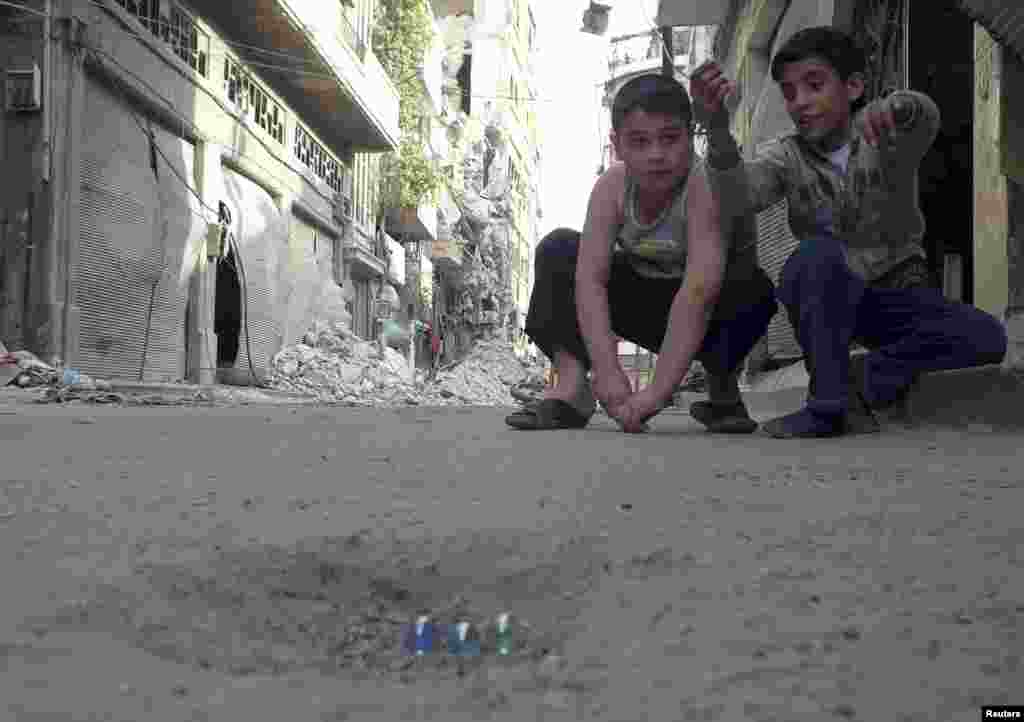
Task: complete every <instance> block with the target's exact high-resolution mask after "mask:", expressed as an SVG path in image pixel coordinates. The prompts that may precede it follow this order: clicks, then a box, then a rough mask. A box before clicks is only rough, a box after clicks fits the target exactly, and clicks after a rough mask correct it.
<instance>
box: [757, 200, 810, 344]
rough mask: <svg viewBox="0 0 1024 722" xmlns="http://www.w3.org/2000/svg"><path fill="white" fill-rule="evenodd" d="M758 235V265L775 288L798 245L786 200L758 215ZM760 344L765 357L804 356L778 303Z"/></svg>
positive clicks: (787, 317) (786, 316) (787, 318)
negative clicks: (759, 258) (759, 264)
mask: <svg viewBox="0 0 1024 722" xmlns="http://www.w3.org/2000/svg"><path fill="white" fill-rule="evenodd" d="M757 237H758V247H759V250H760V255H761V264H762V266H763V268H764V270H765V272H767V273H768V275H769V276H770V277H771V279H772V282H773V283H775V284H776V287H777V286H778V283H779V274H780V273H781V272H782V266H783V265H784V264H785V263H786V259H787V258H789V256H790V254H792V253H793V251H795V250H796V246H797V241H796V238H794V237H793V233H792V231H790V228H789V204H788V203H787V202H786V201H782V202H781V203H778V204H776V205H774V206H772V207H771V208H769V209H768V210H766V211H764V212H763V213H759V214H758V216H757ZM763 344H764V347H765V355H767V356H768V357H782V358H795V357H799V356H802V355H803V352H802V351H801V350H800V344H798V343H797V340H796V336H794V335H793V327H792V326H791V325H790V323H789V316H788V315H787V314H786V311H785V309H784V308H782V307H781V305H780V307H779V312H778V313H777V314H775V318H774V319H772V322H771V325H770V326H768V332H767V333H766V334H765V337H764V341H763Z"/></svg>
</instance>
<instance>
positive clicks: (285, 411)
mask: <svg viewBox="0 0 1024 722" xmlns="http://www.w3.org/2000/svg"><path fill="white" fill-rule="evenodd" d="M752 408H753V409H754V411H755V413H756V414H757V415H762V416H764V415H768V414H770V413H771V412H772V411H774V409H771V408H768V407H767V406H765V405H763V404H762V405H761V406H759V405H758V402H757V401H756V400H755V401H754V402H753V403H752ZM503 414H504V412H503V411H501V410H497V409H428V408H411V409H407V410H401V411H386V412H381V411H374V410H370V409H343V408H308V407H304V408H297V409H290V408H280V407H277V408H257V407H249V408H235V409H218V408H105V407H88V406H64V407H61V406H54V405H48V406H39V405H24V404H15V403H10V402H8V401H4V400H0V460H2V473H0V571H2V573H3V578H4V580H5V584H4V587H3V594H4V603H3V614H2V615H0V669H2V671H3V674H2V676H0V685H2V688H0V699H2V700H3V705H4V708H3V709H4V712H0V718H2V719H4V720H7V719H10V720H17V721H19V722H20V721H21V720H25V721H27V722H37V721H42V720H47V721H50V720H75V721H79V720H108V719H109V720H147V721H148V720H153V721H155V722H162V721H163V720H175V721H180V720H246V721H250V720H283V719H287V720H289V722H305V721H306V720H310V721H313V722H321V721H322V720H382V721H387V722H395V721H397V720H420V719H437V720H490V719H494V720H509V721H515V722H522V721H524V720H550V721H555V720H570V719H595V720H614V721H617V722H618V721H622V722H625V721H632V720H705V719H707V720H727V721H729V722H732V721H734V720H780V721H781V720H787V721H789V720H798V721H803V720H808V721H810V720H823V719H833V718H835V719H858V720H872V721H874V720H899V721H902V720H915V721H921V722H924V721H925V720H929V721H931V720H934V721H935V722H938V721H939V720H941V721H942V722H946V721H947V720H965V721H966V720H972V721H973V720H976V719H978V708H979V707H980V705H981V704H983V703H1000V702H1002V703H1013V702H1016V703H1018V704H1020V703H1021V701H1022V700H1024V697H1022V695H1021V693H1020V692H1016V693H1015V694H1014V693H1013V691H1014V690H1020V689H1022V688H1024V684H1022V678H1024V671H1022V668H1021V664H1020V656H1021V653H1022V650H1024V643H1022V641H1021V638H1020V633H1021V631H1022V626H1024V575H1022V574H1021V567H1022V563H1024V561H1022V550H1024V543H1022V542H1024V524H1021V523H1020V510H1021V508H1022V488H1024V480H1022V479H1024V475H1022V472H1021V470H1020V465H1019V463H1016V452H1017V446H1018V443H1019V435H1012V434H999V433H970V432H959V431H943V430H916V431H891V432H889V433H886V434H884V435H880V436H870V437H854V438H848V439H843V440H822V441H817V442H803V443H800V442H781V441H775V440H771V439H767V438H752V437H713V436H709V435H706V434H705V433H703V431H701V430H700V429H699V428H698V427H697V425H696V424H695V423H694V422H693V421H692V420H690V419H689V418H688V417H687V416H684V415H680V414H672V415H665V416H663V417H659V418H658V419H656V420H655V421H654V422H653V431H652V433H650V434H648V435H645V436H625V435H622V434H620V433H618V432H617V431H615V430H614V428H613V427H612V425H611V424H610V423H609V422H608V421H607V420H600V421H597V422H595V423H594V424H592V426H591V427H590V428H588V429H587V430H585V431H567V432H554V433H537V434H530V433H523V432H516V431H513V430H510V429H507V428H505V427H504V425H503V423H502V416H503ZM420 610H429V611H431V612H432V613H434V614H435V615H436V616H437V618H438V619H439V620H441V621H445V620H448V619H454V618H456V617H457V616H459V615H461V616H462V617H466V618H470V619H477V620H486V619H488V618H491V617H493V615H495V614H496V613H498V612H500V611H503V610H509V611H511V612H513V614H515V615H516V618H517V619H518V620H519V621H520V623H521V626H520V627H518V629H519V639H520V641H521V645H522V646H521V648H520V649H519V650H518V651H517V653H516V654H515V655H513V656H512V657H507V658H498V657H496V656H494V655H485V656H484V657H483V658H482V659H480V660H478V661H477V662H475V663H470V664H467V665H461V666H460V665H458V664H455V663H454V662H453V661H452V660H451V659H450V658H446V657H443V656H440V655H439V656H436V657H433V658H426V659H423V660H420V661H417V662H416V663H415V664H410V660H409V659H407V658H404V657H402V656H401V654H400V653H398V651H397V646H396V645H397V642H398V629H399V625H400V624H401V623H402V622H404V621H406V620H407V619H408V618H409V617H410V615H412V614H414V613H416V612H417V611H420Z"/></svg>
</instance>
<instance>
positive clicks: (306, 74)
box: [0, 0, 561, 103]
mask: <svg viewBox="0 0 1024 722" xmlns="http://www.w3.org/2000/svg"><path fill="white" fill-rule="evenodd" d="M85 2H88V3H90V4H92V5H96V6H98V7H101V8H104V9H108V6H107V5H106V4H105V3H103V2H100V0H85ZM0 4H2V3H0ZM138 22H140V23H142V22H145V23H163V24H165V25H170V23H168V22H167V21H162V20H161V21H157V20H149V19H146V20H145V21H143V20H139V21H138ZM122 32H124V33H125V34H126V35H130V36H132V37H134V38H136V39H138V40H139V41H146V42H152V41H154V40H155V41H159V42H165V43H166V42H167V41H164V40H163V38H161V37H160V36H159V35H153V36H152V37H147V36H145V35H140V34H138V33H136V32H134V31H132V30H130V29H128V28H122ZM218 40H219V41H220V42H222V43H224V45H226V46H229V47H239V48H244V49H248V50H251V51H253V52H257V53H263V54H265V55H270V56H275V57H281V58H288V59H291V60H294V61H295V62H296V63H297V64H298V65H322V63H319V62H317V61H315V60H309V59H307V58H303V57H300V56H297V55H292V54H290V53H285V52H282V51H279V50H271V49H268V48H262V47H260V46H258V45H249V44H246V43H236V42H230V41H227V40H224V39H223V38H218ZM171 45H173V44H171ZM182 47H185V46H182ZM93 49H94V50H96V51H99V52H104V51H102V50H100V49H99V48H93ZM186 49H187V50H188V51H189V52H191V51H192V48H191V47H188V48H186ZM205 55H206V57H208V58H229V59H231V60H234V61H236V62H238V63H239V64H243V65H248V66H251V67H254V68H260V69H263V70H269V71H273V72H277V73H281V74H284V75H292V76H295V77H301V78H310V79H314V80H337V76H336V75H334V74H331V73H323V72H316V71H310V70H302V69H300V68H297V67H296V66H294V65H280V64H276V63H264V62H259V61H254V60H250V59H246V60H244V61H243V60H242V59H241V58H239V57H237V56H236V55H235V54H232V53H218V52H207V53H205ZM418 72H419V71H417V73H418ZM469 97H471V98H476V99H479V100H514V101H518V102H522V103H558V102H561V101H560V100H559V99H557V98H541V97H538V96H536V95H532V96H526V97H513V96H511V95H480V94H475V93H471V94H470V96H469Z"/></svg>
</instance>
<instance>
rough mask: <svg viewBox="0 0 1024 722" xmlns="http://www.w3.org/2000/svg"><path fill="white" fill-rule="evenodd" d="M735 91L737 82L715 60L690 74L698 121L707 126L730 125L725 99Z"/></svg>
mask: <svg viewBox="0 0 1024 722" xmlns="http://www.w3.org/2000/svg"><path fill="white" fill-rule="evenodd" d="M735 91H736V84H735V83H733V82H732V81H731V80H729V79H728V78H727V77H725V73H724V72H723V71H722V66H720V65H719V64H718V63H716V62H715V61H714V60H709V61H708V62H706V63H704V64H702V65H701V66H700V67H699V68H697V69H696V70H694V71H693V74H692V75H691V76H690V95H691V96H692V98H693V105H694V111H695V117H696V119H697V122H698V123H700V124H701V125H703V126H704V127H705V128H723V127H728V125H729V110H728V109H727V108H726V106H725V99H726V98H728V97H729V96H730V95H732V94H733V93H734V92H735Z"/></svg>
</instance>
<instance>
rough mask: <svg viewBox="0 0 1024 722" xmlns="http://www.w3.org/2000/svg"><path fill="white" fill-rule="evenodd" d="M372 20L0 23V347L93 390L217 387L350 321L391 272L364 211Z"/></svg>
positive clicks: (346, 6) (220, 7)
mask: <svg viewBox="0 0 1024 722" xmlns="http://www.w3.org/2000/svg"><path fill="white" fill-rule="evenodd" d="M374 6H375V2H374V0H353V1H352V2H348V3H321V2H316V1H314V0H249V1H247V2H242V3H230V4H228V3H220V2H212V1H210V2H206V1H205V0H195V1H194V2H191V3H189V4H187V5H186V4H184V3H179V2H177V1H176V0H95V1H94V2H88V3H83V2H75V1H74V0H47V1H45V2H43V1H40V2H38V3H37V4H36V5H35V6H34V9H35V10H37V11H39V12H40V13H42V14H41V15H38V14H34V13H29V12H26V11H24V10H20V9H6V10H4V11H3V13H2V14H0V32H2V33H3V34H2V35H0V39H2V40H0V42H2V45H3V47H4V52H5V55H6V58H5V61H6V62H5V66H6V70H7V71H8V75H9V76H11V75H12V74H13V76H14V80H15V82H9V83H8V84H7V87H8V88H14V89H15V91H17V93H15V92H13V91H12V92H11V93H8V95H10V96H11V97H8V98H5V108H7V111H6V113H5V114H4V116H3V125H2V126H0V132H2V133H4V135H5V137H6V139H7V142H6V143H5V144H4V147H6V148H11V147H16V146H17V147H18V152H17V153H16V154H14V155H10V156H8V157H6V158H4V159H3V160H4V161H5V162H6V163H7V164H8V165H7V167H8V168H9V169H17V172H18V174H19V175H20V176H21V177H23V178H25V179H26V182H25V183H23V184H21V187H20V188H18V189H15V188H13V187H11V186H10V185H5V187H4V189H3V191H0V200H2V203H3V219H4V224H3V229H4V236H3V245H2V250H3V254H4V256H3V257H4V263H3V264H0V265H2V267H3V268H4V269H5V273H4V275H3V278H0V284H3V298H4V299H5V304H4V309H3V313H2V314H0V317H2V320H0V337H2V338H4V339H5V341H6V342H8V345H10V346H12V347H14V348H17V347H19V346H21V347H24V348H29V349H31V350H34V351H36V352H37V353H38V354H40V355H41V356H42V357H44V358H52V357H59V358H61V359H63V361H64V362H65V363H66V364H67V365H69V366H73V367H76V368H79V369H81V370H82V371H84V372H86V373H89V374H91V375H95V376H99V377H107V378H111V377H117V378H125V377H127V378H138V379H142V380H159V381H176V380H182V379H189V380H192V381H196V382H202V383H210V382H212V381H214V380H216V379H217V378H218V377H219V378H221V380H225V381H228V382H230V381H231V380H232V379H236V378H239V377H245V376H251V375H253V373H254V375H255V376H256V377H257V378H259V377H262V376H263V375H264V374H265V373H266V372H267V370H268V366H269V363H270V360H271V358H272V357H273V355H274V354H275V353H276V352H277V350H279V349H280V348H281V347H282V346H283V345H287V344H291V343H295V342H296V341H298V340H299V339H300V338H301V337H302V335H303V334H304V333H305V331H306V330H307V329H308V327H309V325H310V324H311V323H312V321H313V320H314V319H320V320H333V321H342V322H345V323H350V322H353V321H357V322H358V319H359V318H360V313H362V312H363V311H364V309H363V308H362V307H361V306H360V303H362V304H364V305H365V303H366V301H365V300H363V301H360V293H359V291H358V289H359V285H358V284H361V283H364V282H365V280H370V281H374V280H375V279H376V282H377V283H378V284H379V283H380V282H381V279H385V278H386V277H387V274H388V273H389V266H388V261H387V257H388V253H387V250H388V246H387V243H386V240H385V239H383V238H381V237H380V236H379V235H378V234H376V233H375V228H374V222H373V219H372V211H371V209H372V208H373V205H374V198H373V194H374V193H375V192H376V188H377V183H376V178H375V177H374V167H375V160H376V155H377V154H379V153H382V152H386V151H390V150H393V149H394V148H395V147H396V145H397V142H398V95H397V91H396V90H395V87H394V85H393V83H392V82H391V81H390V80H389V79H388V77H387V75H386V74H385V73H384V71H383V69H382V68H381V66H380V64H379V62H378V61H377V60H376V58H375V57H374V55H373V50H372V47H371V43H370V29H371V24H372V18H373V13H374V9H375V8H374ZM29 7H32V6H31V4H30V3H29ZM44 38H45V39H46V40H44ZM36 68H38V69H39V70H38V72H37V77H38V79H37V80H31V79H23V78H24V77H25V76H26V75H27V74H30V73H32V72H36V70H35V69H36ZM19 82H21V85H19V84H18V83H19ZM34 84H36V85H38V88H35V87H33V86H34ZM35 90H38V91H39V92H38V93H37V95H38V101H39V102H34V101H35V100H36V97H35V96H34V95H33V92H34V91H35ZM15 95H17V97H15ZM12 100H13V101H15V102H14V105H13V106H12ZM12 138H18V139H21V140H24V139H33V140H32V141H31V142H24V143H22V142H19V143H12V142H11V140H12ZM22 147H23V148H24V150H22V149H21V148H22ZM222 229H223V230H222ZM365 297H366V294H364V298H365ZM15 299H17V301H15Z"/></svg>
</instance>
